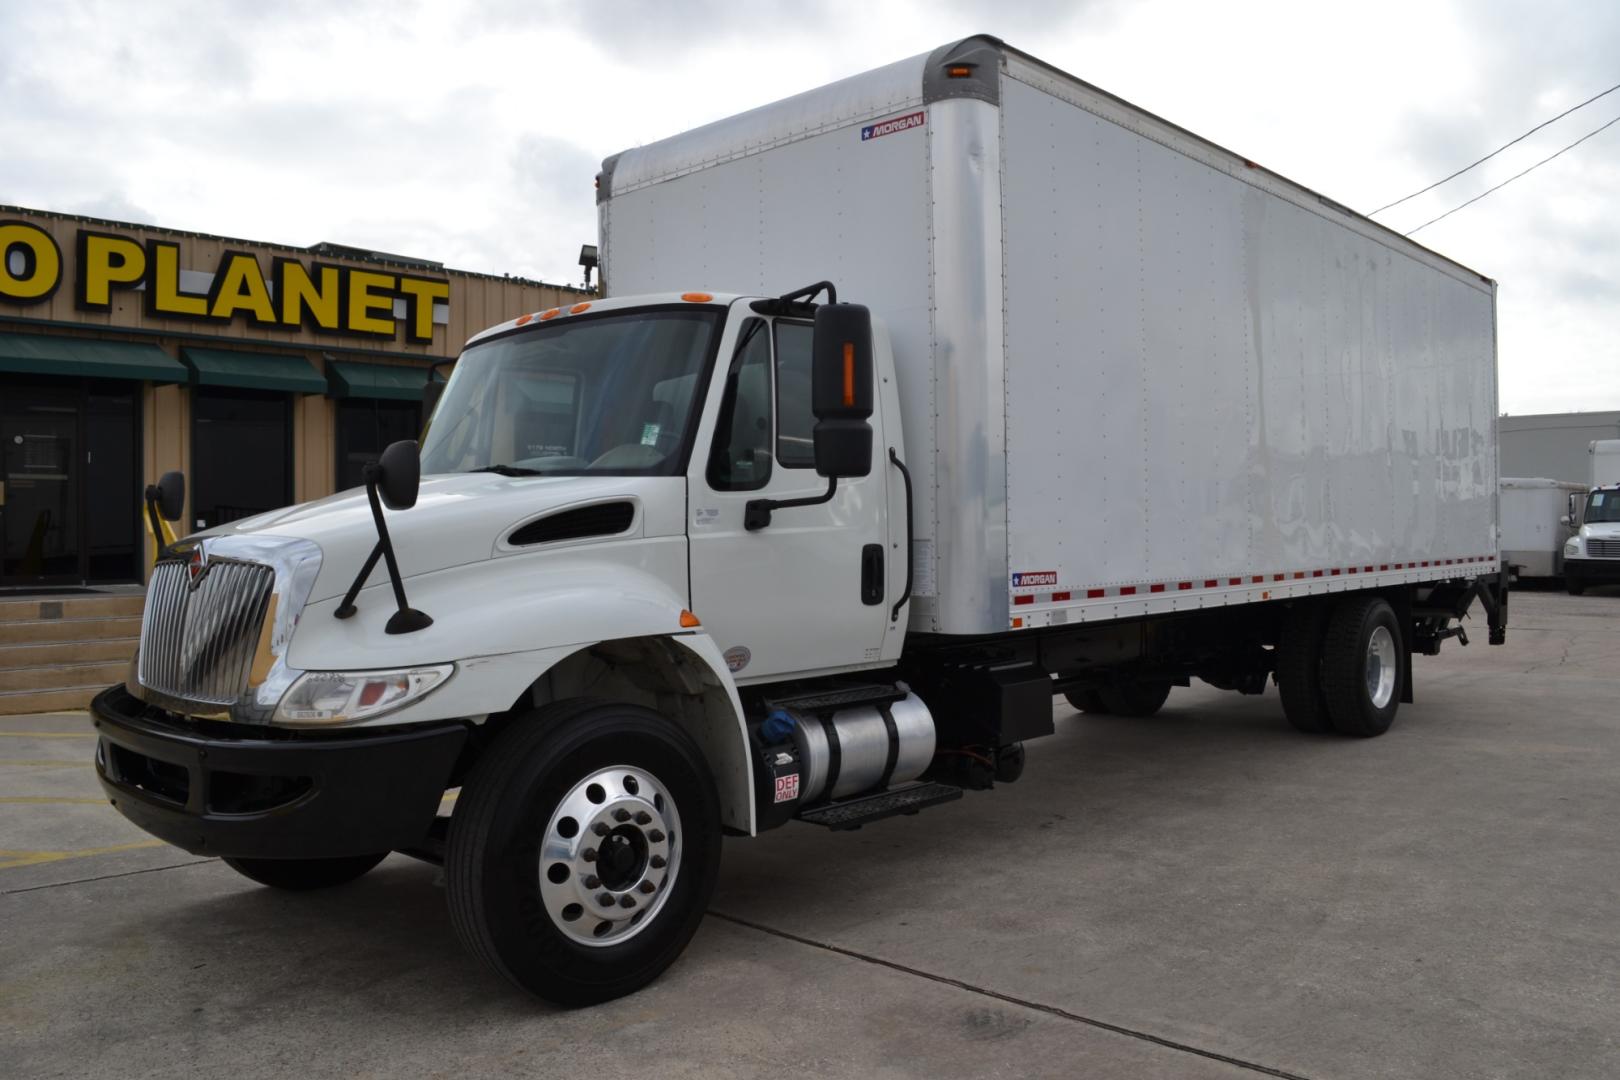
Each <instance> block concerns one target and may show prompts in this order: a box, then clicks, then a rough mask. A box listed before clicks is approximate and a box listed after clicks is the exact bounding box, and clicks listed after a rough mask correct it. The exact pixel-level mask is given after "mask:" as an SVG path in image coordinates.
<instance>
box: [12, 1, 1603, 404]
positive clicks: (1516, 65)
mask: <svg viewBox="0 0 1620 1080" xmlns="http://www.w3.org/2000/svg"><path fill="white" fill-rule="evenodd" d="M977 32H986V33H993V34H996V35H998V36H1000V37H1002V38H1004V39H1005V40H1007V41H1008V42H1009V43H1011V44H1014V45H1017V46H1019V47H1020V48H1023V49H1025V50H1026V51H1028V52H1032V53H1034V54H1035V55H1037V56H1039V57H1041V58H1042V59H1043V60H1046V61H1048V62H1050V63H1052V64H1055V65H1056V66H1058V67H1060V68H1063V69H1065V70H1067V71H1069V72H1072V73H1074V74H1076V75H1078V76H1080V77H1081V78H1084V79H1086V80H1088V81H1090V82H1093V83H1096V84H1097V85H1099V86H1101V87H1103V88H1104V89H1107V90H1110V91H1112V92H1113V93H1115V94H1118V95H1120V96H1122V97H1125V98H1127V99H1129V100H1131V101H1133V102H1135V103H1136V104H1138V105H1141V106H1143V107H1144V108H1147V109H1150V110H1152V111H1154V112H1157V113H1159V114H1160V115H1162V116H1164V117H1166V118H1168V119H1170V120H1172V121H1174V122H1176V123H1179V124H1181V125H1182V126H1184V127H1187V128H1190V129H1192V130H1194V131H1196V132H1198V133H1199V134H1201V135H1204V136H1206V137H1208V138H1211V139H1213V140H1215V141H1216V142H1218V143H1221V144H1223V145H1225V146H1227V147H1229V148H1230V149H1232V150H1235V151H1237V152H1239V153H1241V154H1243V155H1245V156H1247V157H1249V158H1251V159H1253V160H1256V161H1258V162H1260V163H1261V164H1263V165H1265V166H1267V167H1269V168H1272V169H1275V170H1276V171H1278V172H1280V173H1283V174H1284V175H1286V176H1289V177H1291V178H1293V179H1295V180H1298V181H1300V182H1301V183H1304V184H1306V185H1308V186H1310V187H1312V188H1315V189H1316V190H1318V191H1320V192H1322V193H1323V194H1325V195H1328V196H1330V197H1332V198H1334V199H1336V200H1338V201H1340V202H1342V203H1344V204H1346V205H1348V206H1351V207H1354V208H1356V209H1358V210H1363V211H1365V210H1370V209H1372V208H1373V207H1376V206H1379V205H1382V204H1383V203H1386V202H1389V201H1390V200H1392V199H1394V198H1397V197H1399V196H1401V195H1405V194H1407V193H1408V192H1410V191H1413V190H1415V189H1417V188H1420V187H1422V186H1424V185H1425V184H1428V183H1430V182H1432V181H1434V180H1437V179H1439V178H1440V177H1442V176H1444V175H1446V174H1447V173H1450V172H1452V171H1453V170H1455V169H1457V168H1459V167H1461V166H1462V165H1465V164H1467V163H1468V162H1469V161H1472V160H1474V159H1475V158H1477V157H1480V156H1481V155H1483V154H1484V153H1486V152H1488V151H1490V150H1492V149H1495V148H1496V147H1497V146H1499V145H1500V144H1501V143H1503V142H1506V141H1507V140H1508V139H1510V138H1512V137H1513V136H1515V135H1518V134H1520V133H1521V132H1523V131H1525V130H1526V129H1528V128H1530V127H1531V126H1533V125H1534V124H1536V123H1539V122H1540V121H1542V120H1544V119H1546V118H1547V117H1550V116H1552V115H1554V114H1556V113H1558V112H1559V111H1561V110H1562V109H1564V108H1567V107H1568V106H1570V105H1573V104H1575V103H1577V102H1579V101H1582V100H1584V99H1585V98H1588V97H1590V96H1592V95H1593V94H1595V93H1597V92H1599V91H1600V90H1603V89H1606V88H1607V87H1609V86H1611V85H1613V84H1615V83H1620V4H1617V3H1615V2H1614V0H1587V2H1584V3H1575V2H1569V3H1562V2H1558V0H1539V2H1536V3H1519V2H1508V0H1495V2H1485V0H1468V2H1464V0H1457V2H1452V3H1446V2H1428V0H1402V2H1396V3H1386V2H1369V0H1359V2H1357V3H1342V2H1341V3H1335V4H1331V5H1330V4H1323V3H1313V2H1310V0H1292V2H1286V3H1244V2H1242V0H1229V2H1225V3H1209V2H1207V0H1204V2H1196V0H1195V2H1180V0H1164V2H1155V0H1142V2H1135V3H1131V2H1123V0H1094V2H1082V3H1055V2H1042V3H1029V4H1018V3H1016V2H1012V0H1000V2H997V3H981V2H970V0H935V2H933V3H928V4H914V3H887V2H884V0H865V2H859V3H853V2H852V3H831V2H819V0H792V2H777V0H738V2H735V3H724V4H723V3H719V2H717V0H687V2H681V0H666V2H658V0H619V2H614V0H596V2H593V3H581V4H568V3H543V2H521V0H500V2H486V3H476V2H471V0H465V2H432V3H426V2H424V3H417V4H412V3H403V2H391V3H369V2H363V0H362V2H350V3H345V2H341V0H319V2H285V3H262V2H260V3H251V4H249V3H227V2H222V0H221V2H199V3H160V2H157V0H153V2H150V3H143V4H141V5H139V6H138V7H136V6H133V5H130V4H124V3H106V4H101V3H70V2H65V0H55V2H52V3H48V4H46V3H30V4H24V3H20V2H10V0H0V203H13V204H19V205H22V206H28V207H36V208H41V209H50V210H60V211H68V212H74V213H83V214H91V215H96V216H101V217H107V218H113V219H117V220H123V221H134V222H143V223H151V224H159V225H164V226H168V227H172V228H179V229H194V230H199V231H203V232H212V233H223V234H226V235H232V236H240V237H245V238H249V239H255V240H268V241H276V242H280V243H288V244H294V245H299V246H303V245H307V244H311V243H315V242H317V241H321V240H331V241H335V242H338V243H343V244H351V245H356V246H363V247H371V248H374V249H378V250H384V251H393V252H399V253H404V254H410V255H415V256H419V257H422V258H428V259H434V260H438V261H440V262H443V263H445V264H447V265H450V266H453V267H457V268H460V269H467V270H479V271H485V272H493V273H512V274H520V275H523V276H526V277H537V278H541V279H543V280H547V281H557V282H569V281H575V280H577V278H578V275H579V271H578V268H577V267H576V265H575V263H576V259H577V256H578V252H579V246H580V244H581V243H587V242H590V243H594V242H595V232H596V214H595V204H594V197H593V193H592V179H593V177H594V175H595V173H596V170H597V167H598V166H599V164H600V162H601V159H602V158H603V157H605V156H607V155H608V154H611V153H614V152H616V151H619V150H622V149H625V148H626V147H629V146H634V145H637V144H639V143H644V142H651V141H654V140H656V139H659V138H662V137H664V136H667V135H671V134H674V133H676V132H679V131H682V130H684V129H686V128H690V127H694V126H696V125H699V124H702V123H706V122H708V121H710V120H714V119H717V118H719V117H722V116H726V115H729V114H731V113H734V112H739V111H742V110H744V109H749V108H752V107H754V106H756V105H761V104H764V103H766V102H769V101H773V100H775V99H777V98H780V97H784V96H787V95H789V94H792V93H796V92H798V91H801V90H805V89H809V88H811V87H814V86H817V85H820V84H822V83H825V82H828V81H831V80H833V79H837V78H841V77H843V76H845V75H850V74H854V73H856V72H859V71H863V70H866V69H868V68H871V67H876V66H878V65H880V64H884V63H887V62H889V61H892V60H898V59H901V58H902V57H905V56H909V55H912V54H915V53H919V52H924V51H927V50H928V49H931V48H933V47H934V46H936V45H939V44H942V43H944V42H946V41H949V40H952V39H955V38H958V37H962V36H965V35H967V34H970V33H977ZM1615 116H1620V92H1616V93H1615V94H1612V95H1610V96H1609V97H1607V98H1604V99H1602V100H1601V101H1598V102H1596V103H1594V104H1592V105H1590V106H1588V107H1586V108H1585V109H1582V110H1580V111H1579V112H1576V113H1575V114H1574V115H1572V116H1570V117H1569V118H1567V119H1565V120H1562V121H1560V122H1558V123H1557V124H1554V125H1552V126H1551V127H1549V128H1547V129H1545V130H1544V131H1542V132H1539V133H1537V134H1536V135H1535V136H1533V137H1531V138H1530V139H1527V140H1526V141H1525V142H1524V143H1521V144H1520V145H1518V146H1516V147H1514V148H1513V149H1511V150H1509V151H1508V152H1506V153H1504V154H1502V155H1501V156H1500V157H1499V158H1497V159H1495V160H1493V161H1491V162H1489V163H1488V164H1487V165H1485V166H1482V167H1481V168H1479V169H1476V170H1474V171H1473V172H1471V173H1469V174H1468V175H1467V176H1465V177H1462V178H1460V179H1458V180H1455V181H1453V182H1451V183H1449V184H1447V185H1445V186H1443V187H1442V188H1440V189H1439V190H1438V191H1436V192H1434V193H1431V194H1429V195H1426V196H1424V197H1423V198H1421V199H1416V200H1413V201H1412V202H1410V203H1407V204H1405V205H1403V206H1401V207H1399V208H1397V209H1396V210H1394V211H1391V212H1389V213H1387V214H1385V215H1381V216H1380V218H1379V220H1381V221H1383V222H1384V223H1385V224H1387V225H1390V226H1392V227H1395V228H1398V229H1403V230H1404V229H1410V228H1413V227H1414V226H1416V225H1418V224H1420V223H1422V222H1424V221H1426V220H1428V219H1429V218H1431V217H1433V216H1435V215H1436V214H1438V213H1441V212H1443V211H1444V210H1447V209H1449V208H1451V207H1452V206H1454V205H1456V204H1457V203H1460V202H1463V201H1464V200H1466V199H1468V198H1470V197H1472V196H1473V195H1476V194H1478V193H1479V192H1481V191H1483V190H1484V189H1485V188H1487V187H1489V186H1491V185H1492V184H1494V183H1497V182H1500V181H1501V180H1503V179H1506V178H1507V177H1508V176H1511V175H1512V174H1513V173H1515V172H1517V171H1519V170H1520V169H1523V168H1524V167H1526V166H1528V165H1530V164H1532V163H1534V162H1535V161H1537V160H1538V159H1540V158H1542V157H1545V156H1546V155H1548V154H1550V153H1552V152H1553V151H1555V150H1557V149H1558V148H1559V147H1561V146H1563V145H1565V144H1567V143H1569V142H1572V141H1574V140H1575V139H1576V138H1578V137H1579V136H1581V135H1584V134H1586V133H1587V132H1588V131H1591V130H1592V129H1593V128H1596V127H1598V126H1599V125H1600V124H1602V123H1603V122H1605V121H1607V120H1610V119H1613V118H1614V117H1615ZM1617 191H1620V124H1617V125H1616V126H1615V127H1614V128H1611V129H1609V130H1608V131H1606V132H1604V133H1602V134H1600V135H1597V136H1596V137H1594V138H1593V139H1591V140H1590V141H1589V142H1587V143H1584V144H1583V145H1581V146H1580V147H1578V148H1577V149H1575V150H1573V151H1571V152H1570V153H1568V154H1566V155H1564V156H1563V157H1561V158H1559V159H1558V160H1557V161H1555V162H1552V163H1550V164H1548V165H1546V166H1543V167H1542V168H1541V169H1539V170H1537V171H1536V172H1534V173H1532V174H1530V175H1529V176H1527V177H1525V178H1524V179H1522V180H1520V181H1518V182H1516V183H1514V184H1512V185H1510V186H1509V187H1507V188H1504V189H1503V190H1502V191H1500V192H1498V193H1497V194H1494V195H1492V196H1490V197H1489V198H1487V199H1485V200H1483V201H1482V202H1480V203H1478V204H1476V205H1474V206H1471V207H1469V208H1468V209H1466V210H1463V211H1462V212H1460V213H1458V214H1456V215H1454V216H1452V217H1450V218H1447V219H1446V220H1445V221H1443V222H1440V223H1439V224H1437V225H1433V226H1431V227H1429V228H1427V229H1425V230H1424V231H1422V232H1421V233H1419V234H1418V235H1417V239H1419V240H1421V241H1422V242H1423V243H1425V244H1427V245H1429V246H1430V247H1433V248H1435V249H1436V250H1438V251H1440V252H1442V253H1444V254H1446V255H1449V256H1451V257H1453V258H1456V259H1458V260H1460V261H1462V262H1464V263H1466V264H1468V265H1470V266H1472V267H1474V268H1475V269H1477V270H1479V271H1481V272H1482V273H1485V274H1487V275H1489V276H1491V277H1494V278H1496V279H1497V280H1498V281H1499V282H1500V284H1501V292H1500V298H1499V309H1498V321H1499V325H1500V357H1501V373H1502V378H1501V404H1502V408H1503V410H1504V411H1507V412H1514V413H1526V412H1543V411H1560V410H1566V409H1602V408H1608V409H1614V408H1620V216H1617V215H1620V199H1617V198H1616V192H1617ZM713 284H714V285H715V286H716V287H724V285H725V283H724V282H716V283H713Z"/></svg>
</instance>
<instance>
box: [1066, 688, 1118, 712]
mask: <svg viewBox="0 0 1620 1080" xmlns="http://www.w3.org/2000/svg"><path fill="white" fill-rule="evenodd" d="M1063 696H1064V697H1065V698H1067V699H1068V702H1069V704H1070V705H1072V706H1074V707H1075V708H1076V709H1079V710H1080V711H1081V712H1083V713H1105V712H1107V711H1108V706H1107V705H1104V704H1103V699H1102V694H1101V693H1100V692H1099V691H1096V690H1065V691H1063Z"/></svg>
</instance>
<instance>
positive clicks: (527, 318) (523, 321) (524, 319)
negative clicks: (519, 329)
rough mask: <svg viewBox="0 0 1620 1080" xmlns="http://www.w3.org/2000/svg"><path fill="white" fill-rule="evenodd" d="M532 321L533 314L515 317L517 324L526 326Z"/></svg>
mask: <svg viewBox="0 0 1620 1080" xmlns="http://www.w3.org/2000/svg"><path fill="white" fill-rule="evenodd" d="M533 321H534V316H533V315H519V316H518V317H517V325H518V326H527V325H529V324H530V323H531V322H533Z"/></svg>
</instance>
